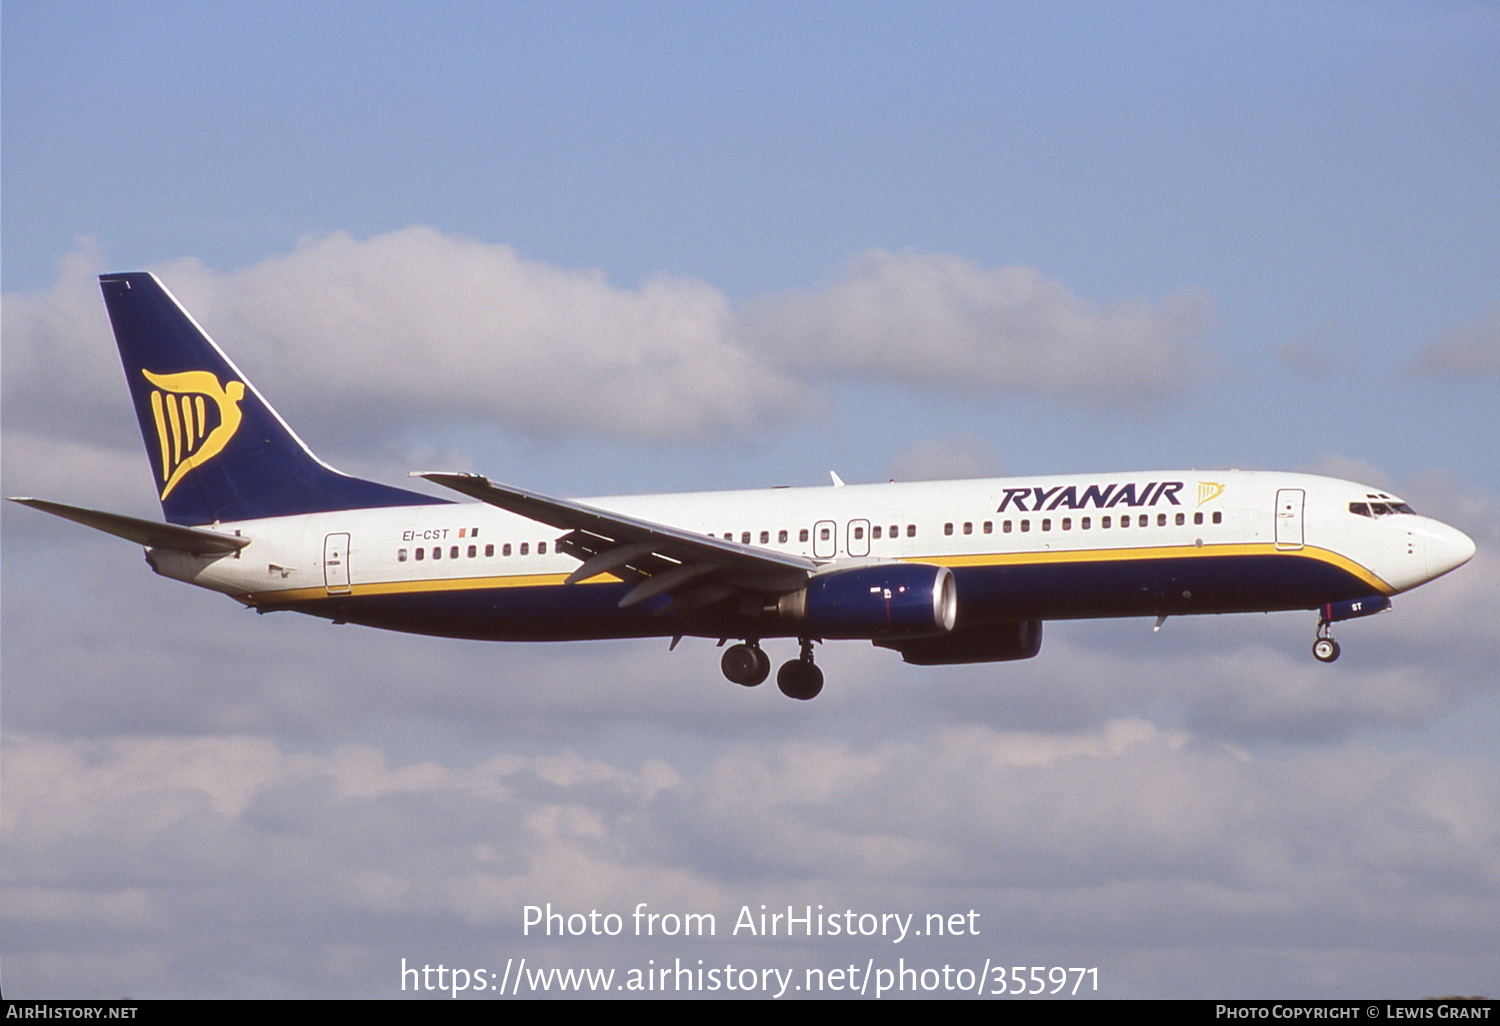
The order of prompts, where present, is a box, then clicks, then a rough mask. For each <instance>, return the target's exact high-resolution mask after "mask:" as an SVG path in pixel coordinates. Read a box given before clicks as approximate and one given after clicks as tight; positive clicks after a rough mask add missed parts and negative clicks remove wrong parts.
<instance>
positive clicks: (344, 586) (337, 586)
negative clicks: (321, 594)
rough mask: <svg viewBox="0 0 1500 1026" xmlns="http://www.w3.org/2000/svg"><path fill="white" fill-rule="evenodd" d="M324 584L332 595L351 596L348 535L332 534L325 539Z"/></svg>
mask: <svg viewBox="0 0 1500 1026" xmlns="http://www.w3.org/2000/svg"><path fill="white" fill-rule="evenodd" d="M323 584H324V586H325V587H327V589H328V594H330V595H347V594H349V536H348V535H347V534H330V535H328V536H327V537H326V538H324V539H323Z"/></svg>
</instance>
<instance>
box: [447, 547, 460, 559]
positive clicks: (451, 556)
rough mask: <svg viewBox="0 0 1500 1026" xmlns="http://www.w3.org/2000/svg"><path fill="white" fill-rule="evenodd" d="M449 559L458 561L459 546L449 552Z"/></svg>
mask: <svg viewBox="0 0 1500 1026" xmlns="http://www.w3.org/2000/svg"><path fill="white" fill-rule="evenodd" d="M448 558H449V559H457V558H458V546H457V545H455V546H453V548H451V549H449V550H448Z"/></svg>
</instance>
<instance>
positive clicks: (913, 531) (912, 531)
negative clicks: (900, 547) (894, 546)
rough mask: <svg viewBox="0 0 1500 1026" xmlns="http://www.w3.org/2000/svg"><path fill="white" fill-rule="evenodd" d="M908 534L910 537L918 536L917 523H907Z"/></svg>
mask: <svg viewBox="0 0 1500 1026" xmlns="http://www.w3.org/2000/svg"><path fill="white" fill-rule="evenodd" d="M906 536H907V537H908V538H915V537H916V536H917V525H916V524H907V525H906Z"/></svg>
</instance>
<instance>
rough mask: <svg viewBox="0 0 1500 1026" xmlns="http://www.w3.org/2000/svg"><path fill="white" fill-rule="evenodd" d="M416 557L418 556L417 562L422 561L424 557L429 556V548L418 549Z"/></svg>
mask: <svg viewBox="0 0 1500 1026" xmlns="http://www.w3.org/2000/svg"><path fill="white" fill-rule="evenodd" d="M416 557H417V562H418V563H420V562H421V561H422V560H423V559H425V558H426V557H427V550H426V549H418V550H417V551H416Z"/></svg>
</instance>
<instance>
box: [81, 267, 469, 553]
mask: <svg viewBox="0 0 1500 1026" xmlns="http://www.w3.org/2000/svg"><path fill="white" fill-rule="evenodd" d="M99 285H100V287H101V288H102V289H103V290H104V305H105V306H106V307H108V308H109V319H110V323H111V324H113V325H114V329H115V341H116V343H118V345H119V347H120V361H121V362H122V363H123V364H124V365H125V378H126V380H127V381H128V382H129V383H130V395H131V398H132V399H133V400H134V401H135V414H136V417H137V419H139V421H140V425H141V435H142V436H143V437H144V439H145V442H146V452H147V453H148V454H149V455H150V457H151V465H152V468H153V469H154V470H155V472H156V490H157V494H158V495H160V496H161V508H162V513H163V514H165V515H166V518H167V520H168V521H169V522H170V523H174V524H210V523H213V522H215V521H220V520H253V519H258V518H260V517H279V516H290V515H293V514H298V513H321V512H324V511H327V510H337V509H362V508H367V507H376V506H416V505H435V504H437V503H440V502H442V501H443V500H441V499H432V498H429V497H428V496H425V495H419V494H418V493H416V492H409V491H406V490H405V489H402V488H393V487H391V486H389V485H383V484H378V483H376V482H374V481H364V480H361V479H360V478H357V477H350V476H348V475H347V474H341V473H339V472H338V471H337V470H334V469H333V468H332V467H329V466H328V465H327V464H326V463H323V462H322V461H321V460H319V459H318V458H317V457H316V456H314V455H313V454H312V453H311V452H310V451H309V450H308V448H307V446H306V445H304V444H302V440H301V439H300V438H298V437H297V436H296V435H295V434H293V433H292V429H291V428H289V427H287V426H286V424H285V422H283V421H282V419H281V418H280V417H278V416H277V415H276V411H275V410H273V409H271V406H270V404H269V403H267V402H266V401H265V399H263V398H262V397H261V394H260V393H259V392H257V391H256V390H255V386H254V385H252V384H250V382H249V381H247V380H245V376H244V375H243V374H241V373H240V372H239V370H238V369H237V368H236V367H235V366H234V364H232V363H230V362H229V358H228V357H226V356H225V355H224V354H223V353H222V352H220V351H219V347H218V346H216V345H214V343H213V340H212V339H210V338H209V337H208V335H207V334H206V333H205V332H204V331H203V329H202V328H200V327H198V324H197V322H195V321H194V320H193V319H192V317H190V316H188V312H187V311H186V310H184V309H183V308H182V306H181V304H179V303H178V302H177V300H176V299H175V298H174V297H173V296H172V294H171V293H170V292H168V291H167V290H166V288H164V287H163V286H162V284H161V282H159V281H157V280H156V278H155V276H154V275H151V274H145V273H139V272H136V273H130V274H106V275H101V276H100V278H99Z"/></svg>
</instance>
